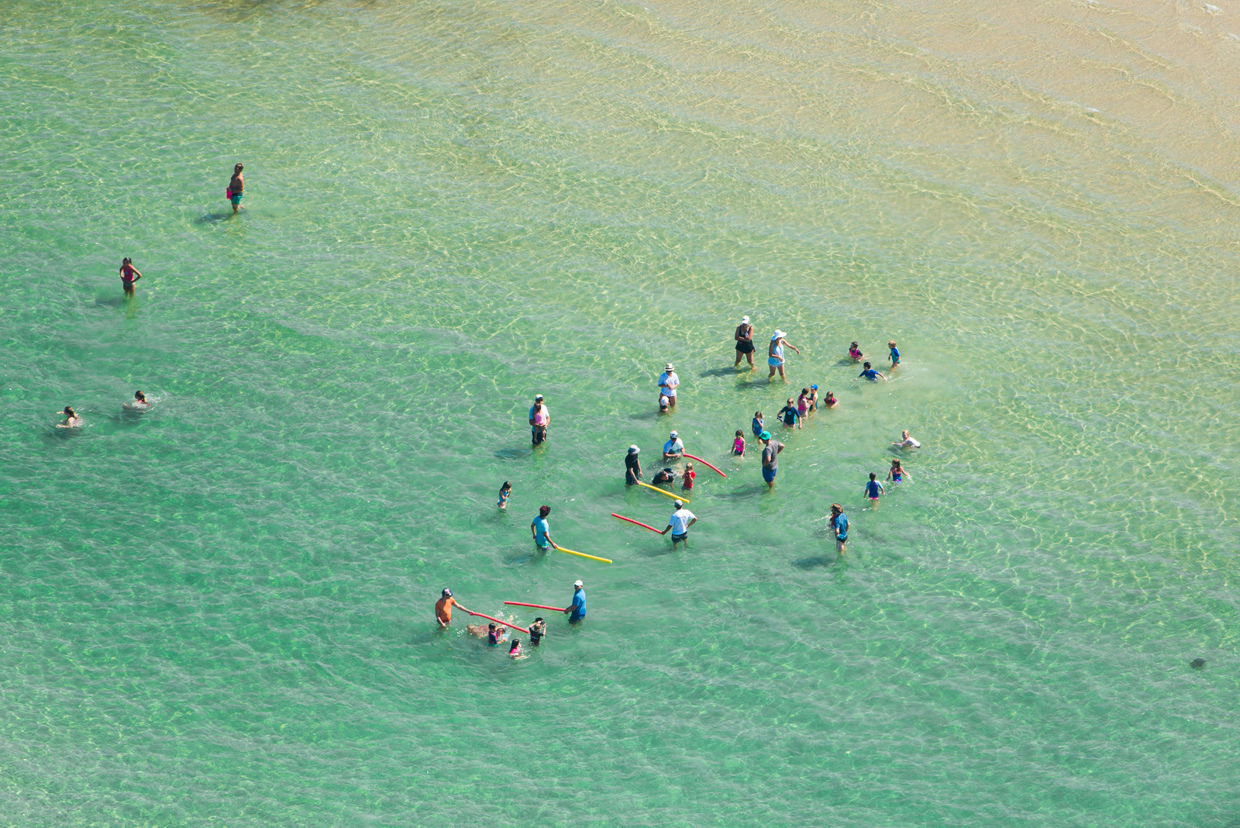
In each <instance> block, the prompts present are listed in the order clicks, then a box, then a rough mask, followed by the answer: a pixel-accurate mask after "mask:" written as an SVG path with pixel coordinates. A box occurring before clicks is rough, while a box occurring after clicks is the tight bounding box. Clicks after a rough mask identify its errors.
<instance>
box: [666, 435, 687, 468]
mask: <svg viewBox="0 0 1240 828" xmlns="http://www.w3.org/2000/svg"><path fill="white" fill-rule="evenodd" d="M684 453H685V441H684V440H681V439H680V435H679V434H677V433H676V432H675V431H673V432H672V433H671V434H670V435H668V440H667V442H666V443H664V444H663V462H664V463H669V462H671V461H673V460H679V459H680V456H681V455H682V454H684Z"/></svg>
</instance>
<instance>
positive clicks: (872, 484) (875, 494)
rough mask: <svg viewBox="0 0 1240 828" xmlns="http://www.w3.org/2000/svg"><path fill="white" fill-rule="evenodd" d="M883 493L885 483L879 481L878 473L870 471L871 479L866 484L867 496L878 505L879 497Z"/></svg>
mask: <svg viewBox="0 0 1240 828" xmlns="http://www.w3.org/2000/svg"><path fill="white" fill-rule="evenodd" d="M882 494H883V484H882V483H879V482H878V475H877V474H875V473H874V472H870V481H869V482H868V483H866V484H865V496H866V497H868V498H869V499H870V500H872V501H874V505H876V506H877V505H878V499H879V498H880V497H881V496H882Z"/></svg>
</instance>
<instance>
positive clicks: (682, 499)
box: [637, 480, 689, 503]
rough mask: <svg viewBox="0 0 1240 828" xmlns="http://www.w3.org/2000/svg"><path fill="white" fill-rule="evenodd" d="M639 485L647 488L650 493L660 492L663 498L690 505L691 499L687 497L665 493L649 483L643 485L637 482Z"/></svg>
mask: <svg viewBox="0 0 1240 828" xmlns="http://www.w3.org/2000/svg"><path fill="white" fill-rule="evenodd" d="M637 485H638V486H645V487H646V488H647V489H649V490H650V491H652V492H658V493H659V494H661V495H663V496H665V497H670V498H671V499H672V500H679V501H681V502H683V503H688V502H689V498H687V497H681V496H680V495H678V494H672V493H671V492H665V491H663V490H662V489H660V488H657V487H655V486H651V485H650V484H649V483H643V482H641V481H640V480H638V481H637Z"/></svg>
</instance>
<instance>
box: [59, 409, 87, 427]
mask: <svg viewBox="0 0 1240 828" xmlns="http://www.w3.org/2000/svg"><path fill="white" fill-rule="evenodd" d="M62 413H63V414H64V415H65V421H64V422H63V423H57V424H56V427H57V428H79V427H81V425H82V418H81V417H79V416H78V415H77V412H76V411H74V410H73V409H72V408H71V407H70V406H67V405H66V406H65V410H64V411H63V412H62Z"/></svg>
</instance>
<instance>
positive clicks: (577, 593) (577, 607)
mask: <svg viewBox="0 0 1240 828" xmlns="http://www.w3.org/2000/svg"><path fill="white" fill-rule="evenodd" d="M564 611H565V612H568V613H572V614H571V615H569V616H568V623H570V624H576V623H577V622H578V621H581V620H582V619H583V618H585V617H586V585H585V584H583V583H582V582H581V581H574V582H573V602H572V603H571V604H569V605H568V606H567V607H565V608H564Z"/></svg>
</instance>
